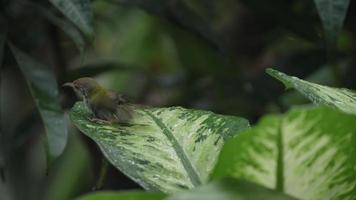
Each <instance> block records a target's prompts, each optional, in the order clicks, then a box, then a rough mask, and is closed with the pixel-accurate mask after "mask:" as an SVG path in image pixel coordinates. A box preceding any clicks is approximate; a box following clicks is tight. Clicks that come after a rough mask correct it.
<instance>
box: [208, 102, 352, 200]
mask: <svg viewBox="0 0 356 200" xmlns="http://www.w3.org/2000/svg"><path fill="white" fill-rule="evenodd" d="M355 153H356V123H355V117H354V116H353V115H349V114H345V113H343V112H340V111H338V110H335V109H332V108H328V107H317V108H309V109H306V108H304V109H303V108H299V109H293V110H291V111H289V112H288V113H286V114H284V115H270V116H266V117H264V118H262V119H261V120H260V122H259V123H258V125H257V126H256V127H254V128H252V129H249V130H247V131H245V132H243V133H241V134H239V135H237V136H236V137H235V138H233V139H231V140H229V141H227V142H226V143H225V145H224V147H223V149H222V151H221V154H220V157H219V161H218V164H217V165H216V168H215V170H214V173H213V175H212V177H213V178H218V177H225V176H232V177H236V178H242V179H244V180H248V181H252V182H255V183H258V184H261V185H263V186H265V187H268V188H271V189H276V190H277V191H280V192H284V193H286V194H288V195H291V196H294V197H296V198H299V199H315V200H325V199H355V198H356V193H355V191H356V179H355V177H356V171H355V167H356V158H355V156H354V155H355Z"/></svg>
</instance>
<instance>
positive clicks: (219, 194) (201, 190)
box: [167, 178, 294, 200]
mask: <svg viewBox="0 0 356 200" xmlns="http://www.w3.org/2000/svg"><path fill="white" fill-rule="evenodd" d="M201 199H222V200H249V199H273V200H283V199H285V200H288V199H289V200H292V199H294V198H292V197H289V196H287V195H285V194H282V193H279V192H276V191H274V190H271V189H267V188H265V187H262V186H260V185H257V184H254V183H250V182H247V181H242V180H237V179H232V178H226V179H222V180H218V181H213V182H211V183H209V184H208V185H203V186H200V187H198V188H195V189H193V190H190V191H183V192H179V193H175V194H173V195H172V196H171V197H169V198H167V200H201Z"/></svg>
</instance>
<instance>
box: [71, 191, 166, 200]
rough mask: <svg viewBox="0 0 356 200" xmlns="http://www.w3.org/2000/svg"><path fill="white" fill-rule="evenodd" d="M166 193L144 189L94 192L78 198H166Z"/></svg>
mask: <svg viewBox="0 0 356 200" xmlns="http://www.w3.org/2000/svg"><path fill="white" fill-rule="evenodd" d="M164 197H165V195H164V194H162V193H151V192H142V191H130V192H114V191H106V192H105V191H104V192H94V193H91V194H88V195H85V196H82V197H79V198H77V199H76V200H114V199H115V200H143V199H144V200H160V199H164Z"/></svg>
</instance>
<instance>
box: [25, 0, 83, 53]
mask: <svg viewBox="0 0 356 200" xmlns="http://www.w3.org/2000/svg"><path fill="white" fill-rule="evenodd" d="M29 5H31V6H33V7H34V8H35V9H37V10H38V12H39V13H40V14H41V15H43V16H44V17H45V18H46V19H47V20H48V21H50V22H51V23H52V24H54V25H56V26H57V27H58V28H60V29H62V31H63V32H64V33H65V34H66V35H67V36H68V37H69V38H70V39H72V40H73V42H74V43H75V45H76V46H77V48H78V50H79V52H80V53H81V54H83V52H84V49H85V40H84V38H83V36H82V34H81V33H80V31H79V30H78V29H77V28H76V27H75V26H74V25H73V24H71V23H69V22H68V21H65V20H63V19H61V18H59V17H57V16H55V15H54V14H53V13H52V12H51V11H49V10H48V9H47V8H45V7H42V6H40V5H38V4H34V3H30V4H29Z"/></svg>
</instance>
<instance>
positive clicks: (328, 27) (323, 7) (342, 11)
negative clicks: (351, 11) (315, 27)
mask: <svg viewBox="0 0 356 200" xmlns="http://www.w3.org/2000/svg"><path fill="white" fill-rule="evenodd" d="M314 2H315V5H316V8H317V9H318V13H319V16H320V19H321V21H322V23H323V27H324V31H325V35H326V40H327V43H328V44H329V45H330V46H329V47H330V48H335V47H336V40H337V37H338V34H339V33H340V31H341V28H342V24H343V23H344V19H345V16H346V13H347V8H348V7H349V3H350V0H314Z"/></svg>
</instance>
